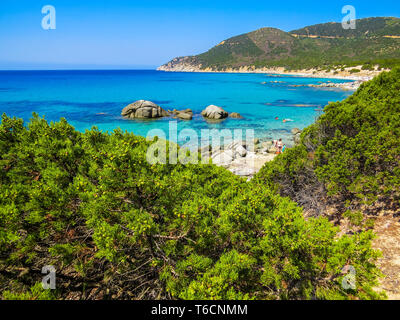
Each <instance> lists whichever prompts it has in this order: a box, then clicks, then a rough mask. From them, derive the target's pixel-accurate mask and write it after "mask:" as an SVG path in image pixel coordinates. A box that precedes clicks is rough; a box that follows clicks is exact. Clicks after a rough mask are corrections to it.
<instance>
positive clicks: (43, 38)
mask: <svg viewBox="0 0 400 320" xmlns="http://www.w3.org/2000/svg"><path fill="white" fill-rule="evenodd" d="M47 4H48V5H52V6H54V7H55V9H56V22H57V26H56V29H55V30H44V29H43V28H42V26H41V22H42V19H43V17H44V16H45V14H42V12H41V10H42V7H43V6H44V5H47ZM347 4H351V5H353V6H354V7H355V8H356V10H357V19H361V18H367V17H376V16H394V17H399V16H400V3H399V2H398V1H388V0H382V1H380V2H379V3H366V2H365V1H360V0H356V1H352V2H351V3H349V2H347V1H334V2H333V3H332V2H329V3H321V2H319V1H314V0H310V1H303V2H301V3H300V2H298V1H294V0H288V1H286V2H285V6H282V5H281V4H279V3H278V4H277V3H269V2H265V1H254V0H249V1H247V2H246V3H243V2H239V1H233V2H232V1H231V2H228V1H208V0H205V1H200V2H199V1H197V2H195V3H190V2H189V3H188V2H187V1H181V0H179V1H174V2H172V3H165V2H163V1H152V2H151V3H142V2H138V1H128V0H115V1H113V2H112V3H110V1H105V0H99V1H96V3H88V2H86V3H81V1H77V0H70V1H65V0H64V1H62V0H51V1H50V0H49V2H46V3H44V2H41V1H36V0H35V1H29V0H21V1H18V2H15V1H11V0H3V1H2V2H1V3H0V48H1V50H0V70H154V69H156V68H157V67H158V66H159V65H161V64H163V63H166V62H167V61H169V60H171V59H172V58H174V57H177V56H186V55H195V54H199V53H202V52H205V51H207V50H208V49H210V48H211V47H213V46H215V45H216V44H218V43H219V42H221V41H222V40H225V39H227V38H230V37H232V36H236V35H239V34H243V33H247V32H250V31H253V30H256V29H259V28H262V27H274V28H279V29H281V30H284V31H291V30H294V29H297V28H302V27H305V26H308V25H313V24H318V23H325V22H340V21H341V19H342V18H343V16H344V15H343V14H342V12H341V9H342V7H343V6H344V5H347Z"/></svg>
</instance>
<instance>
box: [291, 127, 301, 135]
mask: <svg viewBox="0 0 400 320" xmlns="http://www.w3.org/2000/svg"><path fill="white" fill-rule="evenodd" d="M301 132H302V131H301V130H300V129H299V128H294V129H293V130H292V134H294V135H296V134H300V133H301Z"/></svg>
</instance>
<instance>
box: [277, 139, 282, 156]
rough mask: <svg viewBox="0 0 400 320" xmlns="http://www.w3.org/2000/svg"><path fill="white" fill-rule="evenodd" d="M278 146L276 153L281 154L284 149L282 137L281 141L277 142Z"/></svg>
mask: <svg viewBox="0 0 400 320" xmlns="http://www.w3.org/2000/svg"><path fill="white" fill-rule="evenodd" d="M276 148H277V150H278V151H277V153H276V154H281V153H282V149H283V142H282V139H279V141H278V142H277V143H276Z"/></svg>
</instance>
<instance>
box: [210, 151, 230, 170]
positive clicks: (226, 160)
mask: <svg viewBox="0 0 400 320" xmlns="http://www.w3.org/2000/svg"><path fill="white" fill-rule="evenodd" d="M211 158H212V162H213V163H214V164H216V165H217V166H223V167H224V166H228V165H230V164H231V162H232V161H233V160H234V158H235V155H234V153H233V151H232V150H221V151H217V152H216V153H213V155H212V157H211Z"/></svg>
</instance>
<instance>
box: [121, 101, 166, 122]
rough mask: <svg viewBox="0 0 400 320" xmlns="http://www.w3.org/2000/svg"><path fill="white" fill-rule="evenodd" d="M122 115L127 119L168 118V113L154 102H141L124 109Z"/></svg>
mask: <svg viewBox="0 0 400 320" xmlns="http://www.w3.org/2000/svg"><path fill="white" fill-rule="evenodd" d="M121 115H122V116H123V117H124V118H126V119H152V118H161V117H167V116H168V112H167V111H165V110H164V109H163V108H161V107H160V106H159V105H157V104H155V103H154V102H151V101H146V100H139V101H136V102H134V103H131V104H130V105H128V106H126V107H125V108H124V109H122V112H121Z"/></svg>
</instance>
